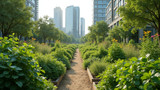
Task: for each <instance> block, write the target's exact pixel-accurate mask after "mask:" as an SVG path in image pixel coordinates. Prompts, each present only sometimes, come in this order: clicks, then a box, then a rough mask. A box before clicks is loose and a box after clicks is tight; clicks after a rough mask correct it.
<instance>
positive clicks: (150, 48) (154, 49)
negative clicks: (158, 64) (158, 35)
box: [140, 38, 160, 59]
mask: <svg viewBox="0 0 160 90" xmlns="http://www.w3.org/2000/svg"><path fill="white" fill-rule="evenodd" d="M140 52H141V53H140V54H141V56H142V57H145V55H146V54H150V57H149V58H150V59H158V58H159V57H160V48H159V43H158V41H157V40H154V41H153V42H152V41H151V39H150V38H146V39H145V40H144V41H143V42H142V46H141V50H140Z"/></svg>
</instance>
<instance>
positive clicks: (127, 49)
mask: <svg viewBox="0 0 160 90" xmlns="http://www.w3.org/2000/svg"><path fill="white" fill-rule="evenodd" d="M121 46H122V50H123V51H124V53H125V56H126V58H127V59H130V58H132V57H137V58H138V57H139V56H140V52H139V50H138V49H137V48H136V47H135V46H134V45H132V44H128V45H121Z"/></svg>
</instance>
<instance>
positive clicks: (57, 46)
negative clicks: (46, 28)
mask: <svg viewBox="0 0 160 90" xmlns="http://www.w3.org/2000/svg"><path fill="white" fill-rule="evenodd" d="M58 48H61V43H60V42H59V41H56V43H55V44H54V47H53V48H52V51H55V50H56V49H58Z"/></svg>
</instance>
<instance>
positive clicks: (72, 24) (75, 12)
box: [65, 6, 80, 38]
mask: <svg viewBox="0 0 160 90" xmlns="http://www.w3.org/2000/svg"><path fill="white" fill-rule="evenodd" d="M79 26H80V9H79V7H74V6H68V7H67V8H66V20H65V27H66V29H65V30H66V33H67V34H68V35H73V36H74V37H75V38H78V37H79Z"/></svg>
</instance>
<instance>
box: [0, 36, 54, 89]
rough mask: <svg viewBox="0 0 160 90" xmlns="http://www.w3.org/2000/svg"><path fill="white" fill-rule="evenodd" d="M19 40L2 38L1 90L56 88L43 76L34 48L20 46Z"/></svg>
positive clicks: (0, 39)
mask: <svg viewBox="0 0 160 90" xmlns="http://www.w3.org/2000/svg"><path fill="white" fill-rule="evenodd" d="M17 40H18V39H17V38H14V37H13V36H10V38H7V37H4V38H2V37H0V42H1V43H0V53H1V54H0V72H1V73H0V89H2V90H8V89H13V90H20V89H24V88H25V89H29V90H37V89H39V90H44V89H50V90H51V89H54V88H55V87H54V86H53V85H52V84H51V83H49V81H47V80H46V79H45V78H44V77H43V76H41V71H42V70H41V68H40V67H39V64H38V62H37V61H36V60H34V54H33V51H32V49H33V47H32V46H31V45H27V44H26V43H24V44H23V45H22V46H18V44H19V43H18V42H17Z"/></svg>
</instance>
